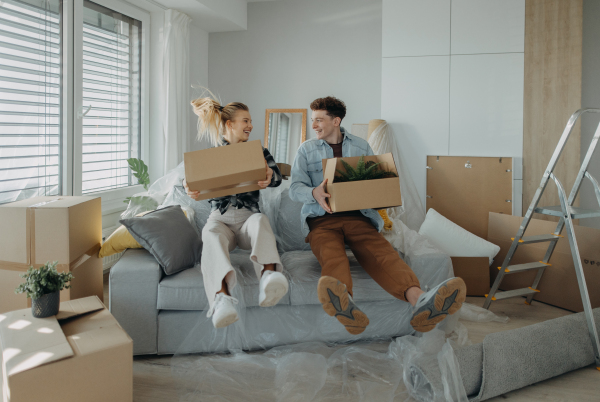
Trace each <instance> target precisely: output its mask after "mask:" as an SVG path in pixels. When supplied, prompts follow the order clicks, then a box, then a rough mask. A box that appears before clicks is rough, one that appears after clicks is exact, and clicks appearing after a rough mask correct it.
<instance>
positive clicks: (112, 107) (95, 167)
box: [81, 1, 141, 194]
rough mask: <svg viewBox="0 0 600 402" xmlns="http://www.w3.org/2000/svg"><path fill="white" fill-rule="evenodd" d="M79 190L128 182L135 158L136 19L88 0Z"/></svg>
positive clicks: (137, 96)
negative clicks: (131, 165) (80, 184)
mask: <svg viewBox="0 0 600 402" xmlns="http://www.w3.org/2000/svg"><path fill="white" fill-rule="evenodd" d="M82 28H83V32H82V33H83V74H82V83H83V85H82V88H83V108H84V110H85V116H84V117H83V129H82V135H83V138H82V146H83V156H82V172H83V173H82V186H81V192H82V193H83V194H89V193H91V192H95V191H101V190H107V189H114V188H118V187H123V186H129V185H131V184H132V183H133V182H132V178H133V177H132V175H131V173H130V171H129V168H128V164H127V159H128V158H140V156H141V155H140V146H139V145H140V139H141V125H140V120H141V114H140V80H141V74H140V64H141V63H140V59H141V40H140V33H141V22H140V21H138V20H135V19H133V18H129V17H127V16H124V15H123V14H119V13H115V12H113V11H112V10H110V9H108V8H106V7H102V6H99V5H97V4H95V3H92V2H90V1H84V8H83V27H82Z"/></svg>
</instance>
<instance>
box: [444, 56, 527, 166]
mask: <svg viewBox="0 0 600 402" xmlns="http://www.w3.org/2000/svg"><path fill="white" fill-rule="evenodd" d="M451 65H452V68H451V74H450V88H451V91H450V146H449V150H450V155H457V156H459V155H477V156H522V154H523V74H524V58H523V54H522V53H509V54H482V55H470V56H451Z"/></svg>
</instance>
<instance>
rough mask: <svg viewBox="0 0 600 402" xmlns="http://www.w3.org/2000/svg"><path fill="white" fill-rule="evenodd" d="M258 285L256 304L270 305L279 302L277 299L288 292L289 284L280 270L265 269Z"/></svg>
mask: <svg viewBox="0 0 600 402" xmlns="http://www.w3.org/2000/svg"><path fill="white" fill-rule="evenodd" d="M259 286H260V293H259V294H258V305H259V306H261V307H271V306H274V305H276V304H277V303H279V300H281V298H282V297H283V296H285V294H286V293H287V292H288V289H289V286H290V285H289V283H288V280H287V279H286V277H285V275H283V274H282V273H281V272H276V271H267V270H265V271H264V272H263V275H262V277H261V278H260V285H259Z"/></svg>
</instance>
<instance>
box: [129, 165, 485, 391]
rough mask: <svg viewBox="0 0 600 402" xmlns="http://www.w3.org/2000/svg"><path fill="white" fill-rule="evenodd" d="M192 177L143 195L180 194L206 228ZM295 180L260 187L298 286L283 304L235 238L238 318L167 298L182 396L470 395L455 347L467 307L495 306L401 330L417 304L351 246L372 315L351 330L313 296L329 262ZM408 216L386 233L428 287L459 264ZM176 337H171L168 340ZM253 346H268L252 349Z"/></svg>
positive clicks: (479, 317) (176, 178) (168, 200)
mask: <svg viewBox="0 0 600 402" xmlns="http://www.w3.org/2000/svg"><path fill="white" fill-rule="evenodd" d="M182 178H183V165H179V166H178V167H177V168H176V169H173V170H172V171H170V172H169V173H168V174H167V175H165V176H164V177H162V178H160V179H159V180H157V181H156V182H154V183H153V184H152V186H151V187H150V188H149V190H148V192H146V193H142V194H140V195H143V196H147V197H151V198H152V199H154V200H155V201H156V203H157V204H159V206H158V208H161V207H165V206H168V205H175V204H177V205H181V206H182V208H183V209H184V210H185V211H186V212H187V213H188V217H192V218H193V221H194V222H195V223H196V228H197V230H198V232H201V231H202V228H203V227H204V225H205V223H206V220H207V218H208V215H209V213H210V205H209V203H208V202H206V201H199V202H196V201H193V200H191V199H190V198H189V197H188V196H187V195H186V194H185V192H184V190H183V188H182V187H181V184H180V183H181V180H182ZM287 192H288V190H287V189H286V188H284V187H283V186H281V187H277V188H267V189H265V190H262V191H261V198H260V209H261V211H262V212H263V213H264V214H266V215H267V216H268V218H269V220H270V222H271V226H272V228H273V232H274V234H275V237H276V240H277V243H278V248H279V251H280V253H281V257H282V263H283V265H284V266H285V267H286V275H287V276H288V279H289V281H290V289H293V292H292V291H290V292H289V293H288V295H287V297H289V299H288V300H287V301H286V302H285V303H283V305H279V306H275V307H272V308H267V309H265V308H260V307H257V306H256V300H257V299H258V279H257V278H256V276H255V275H254V273H253V269H252V265H251V262H250V260H249V258H248V257H249V256H248V253H247V252H245V251H239V250H236V251H234V252H232V253H231V260H232V263H233V265H234V267H236V273H237V275H238V286H236V287H235V288H234V289H233V290H232V295H233V296H234V297H236V298H237V299H238V300H239V304H238V305H237V308H238V312H239V316H240V319H239V321H238V322H236V323H234V324H232V325H230V326H229V327H227V328H224V329H220V330H215V329H214V328H213V327H212V322H211V319H210V318H208V317H206V311H205V309H198V308H195V309H189V310H188V311H185V310H183V309H179V310H168V309H167V310H161V314H160V315H159V332H160V331H162V329H164V328H170V329H171V332H169V333H168V335H159V349H160V348H161V347H162V348H163V352H162V353H173V354H174V356H173V359H172V364H171V366H172V370H173V371H172V374H173V376H174V377H175V379H176V380H178V381H179V382H180V386H179V387H178V389H179V390H180V395H179V397H180V400H181V401H232V402H234V401H236V402H237V401H405V400H412V399H417V400H432V401H450V400H466V399H465V398H466V397H465V395H464V389H463V388H462V382H461V381H460V378H457V375H458V374H457V373H459V370H458V366H457V363H456V361H455V359H454V354H453V352H452V350H453V347H458V346H461V345H466V344H468V343H469V341H468V336H467V332H466V328H465V327H464V326H463V325H462V324H461V323H460V322H458V318H459V316H461V317H463V318H466V319H467V318H468V319H471V320H476V321H486V320H493V319H497V318H496V317H495V316H494V315H493V314H492V313H490V312H489V311H487V310H483V309H479V308H476V307H474V306H468V305H466V304H465V305H464V307H463V309H462V310H461V313H460V314H456V315H454V316H452V317H449V318H448V319H446V320H445V321H444V322H443V323H442V324H441V325H439V326H438V328H439V329H436V330H434V331H432V332H430V333H428V334H425V335H424V336H413V335H407V336H402V337H398V338H396V339H393V337H395V336H397V335H398V334H410V333H411V332H412V331H411V328H410V324H409V321H410V317H411V312H412V308H411V307H410V305H409V304H408V303H405V302H402V301H399V300H396V299H394V298H393V297H391V296H390V295H389V294H387V293H386V292H385V291H384V290H383V289H382V288H381V287H380V286H379V285H377V284H376V283H375V282H374V281H372V280H371V279H370V278H369V277H368V275H367V274H366V273H365V272H364V271H363V270H362V269H361V268H360V267H359V266H358V264H357V262H356V261H355V260H354V259H353V257H352V254H351V253H350V252H348V255H349V258H350V265H351V271H352V274H353V278H354V299H355V301H356V302H357V304H359V305H360V307H361V309H363V311H365V313H367V315H368V316H369V319H370V321H371V323H370V325H369V326H368V327H367V330H366V331H365V332H364V333H363V334H362V335H361V336H350V335H349V334H347V333H346V331H345V329H344V328H343V326H341V325H340V324H339V323H338V322H337V320H335V319H333V318H332V317H329V316H327V315H326V314H325V313H324V312H323V310H322V307H321V306H320V304H318V303H315V302H314V300H317V296H316V282H317V280H318V278H319V276H320V269H319V267H318V262H316V259H315V258H314V256H313V255H312V252H311V251H310V246H309V245H308V243H305V242H304V236H302V234H301V230H300V208H301V206H302V205H301V204H299V203H295V202H293V201H291V200H290V198H289V197H288V195H287ZM136 208H140V207H139V206H136V205H130V207H129V208H128V210H127V211H126V212H125V213H124V215H126V214H129V215H134V214H136V213H138V212H141V211H140V210H139V209H136ZM402 216H403V215H402V213H398V214H395V215H393V216H392V219H393V220H394V228H393V230H392V231H390V232H387V233H385V234H384V235H385V236H386V238H387V239H388V241H390V243H392V245H394V247H396V248H397V249H398V250H400V251H401V252H402V253H403V254H404V257H405V259H406V260H407V261H410V264H411V266H412V268H413V270H414V271H415V272H416V273H418V276H419V278H420V280H421V282H422V284H423V285H424V287H427V286H434V285H435V284H437V283H439V282H441V281H442V280H443V279H445V278H447V277H449V276H451V273H452V271H451V264H450V262H449V259H448V258H446V256H444V255H443V254H441V253H440V252H439V251H438V250H437V249H435V248H434V247H433V246H432V245H431V244H429V242H428V241H427V240H426V239H425V238H424V237H422V236H419V235H418V234H417V233H416V232H415V231H414V230H412V229H410V228H409V227H408V226H407V225H406V224H405V222H404V220H403V219H402ZM315 264H316V265H315ZM199 269H200V268H199V267H196V268H193V269H191V270H189V272H192V271H194V270H196V271H199ZM185 272H186V271H184V273H185ZM189 272H188V274H189ZM189 278H190V279H189V280H188V279H186V285H189V286H193V283H192V282H193V280H192V279H193V278H192V277H191V276H190V277H189ZM195 291H196V290H195ZM197 292H198V295H197V296H198V300H199V302H206V295H205V294H201V293H202V292H203V286H199V287H198V288H197ZM365 340H368V343H367V342H365ZM161 342H162V343H163V344H162V345H161ZM169 342H170V344H169V345H171V346H169V345H167V346H165V345H164V343H169ZM173 345H174V346H173ZM278 345H288V346H278ZM165 350H166V352H165ZM169 350H172V351H171V352H169ZM250 350H261V351H260V352H247V351H250ZM265 350H266V352H265ZM198 352H227V353H228V354H222V355H218V354H211V355H203V354H198ZM428 359H429V360H428ZM430 360H431V361H433V362H434V363H436V364H437V366H439V370H436V371H435V373H436V376H434V377H432V376H431V375H429V376H423V375H415V373H414V370H416V369H420V368H421V367H430V366H431V365H430V364H423V361H426V362H428V363H430ZM411 370H412V372H411ZM438 371H439V373H441V374H439V375H438V374H437V373H438ZM423 378H425V379H426V381H424V380H421V379H423ZM415 379H416V380H417V381H415ZM409 380H410V381H409ZM406 384H408V385H406Z"/></svg>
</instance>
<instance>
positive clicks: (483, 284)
mask: <svg viewBox="0 0 600 402" xmlns="http://www.w3.org/2000/svg"><path fill="white" fill-rule="evenodd" d="M450 259H451V260H452V267H453V268H454V276H457V277H459V278H462V279H463V280H464V281H465V284H466V285H467V296H484V295H486V294H488V293H490V267H489V263H490V259H489V258H488V257H450Z"/></svg>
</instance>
